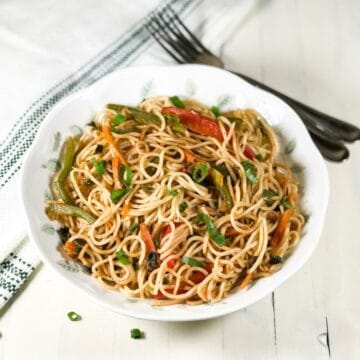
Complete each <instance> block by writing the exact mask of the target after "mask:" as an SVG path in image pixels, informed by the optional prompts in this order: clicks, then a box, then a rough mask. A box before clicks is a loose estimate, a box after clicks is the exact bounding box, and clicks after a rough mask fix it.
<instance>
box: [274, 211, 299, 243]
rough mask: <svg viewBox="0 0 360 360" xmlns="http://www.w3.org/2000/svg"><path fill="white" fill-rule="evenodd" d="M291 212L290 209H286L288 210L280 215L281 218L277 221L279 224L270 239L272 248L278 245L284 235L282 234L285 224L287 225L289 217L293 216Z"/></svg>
mask: <svg viewBox="0 0 360 360" xmlns="http://www.w3.org/2000/svg"><path fill="white" fill-rule="evenodd" d="M293 213H294V212H293V210H291V209H288V210H285V211H284V212H283V213H282V214H281V217H280V220H279V224H278V226H277V228H276V230H275V232H274V234H273V236H272V238H271V245H272V246H276V245H278V244H279V243H280V241H281V239H282V237H283V235H284V232H285V229H286V226H287V224H288V223H289V220H290V218H291V216H292V215H293Z"/></svg>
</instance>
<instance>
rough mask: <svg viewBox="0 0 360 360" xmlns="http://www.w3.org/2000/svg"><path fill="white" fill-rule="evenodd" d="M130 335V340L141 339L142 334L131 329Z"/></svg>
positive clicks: (138, 330) (137, 330)
mask: <svg viewBox="0 0 360 360" xmlns="http://www.w3.org/2000/svg"><path fill="white" fill-rule="evenodd" d="M130 335H131V338H132V339H141V338H142V337H143V334H142V332H141V331H140V329H131V330H130Z"/></svg>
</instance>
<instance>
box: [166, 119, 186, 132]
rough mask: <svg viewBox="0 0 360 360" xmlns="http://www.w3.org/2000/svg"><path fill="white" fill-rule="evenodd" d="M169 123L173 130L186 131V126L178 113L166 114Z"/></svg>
mask: <svg viewBox="0 0 360 360" xmlns="http://www.w3.org/2000/svg"><path fill="white" fill-rule="evenodd" d="M165 119H166V122H167V124H169V126H170V128H171V130H173V131H176V132H179V133H183V132H184V131H185V126H184V125H183V124H182V123H181V122H180V119H179V117H178V116H176V115H168V114H166V115H165Z"/></svg>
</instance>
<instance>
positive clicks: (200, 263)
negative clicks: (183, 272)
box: [182, 256, 204, 267]
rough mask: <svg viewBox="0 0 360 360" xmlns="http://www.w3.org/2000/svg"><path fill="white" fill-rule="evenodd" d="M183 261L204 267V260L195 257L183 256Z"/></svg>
mask: <svg viewBox="0 0 360 360" xmlns="http://www.w3.org/2000/svg"><path fill="white" fill-rule="evenodd" d="M182 262H183V263H184V264H187V265H190V266H197V267H204V262H203V261H200V260H197V259H195V258H192V257H190V256H183V257H182Z"/></svg>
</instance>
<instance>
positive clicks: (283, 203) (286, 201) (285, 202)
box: [280, 197, 293, 209]
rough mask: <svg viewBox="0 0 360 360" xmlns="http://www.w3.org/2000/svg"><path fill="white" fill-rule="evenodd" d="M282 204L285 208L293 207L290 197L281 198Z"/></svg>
mask: <svg viewBox="0 0 360 360" xmlns="http://www.w3.org/2000/svg"><path fill="white" fill-rule="evenodd" d="M280 204H281V205H282V206H283V207H284V208H285V209H292V208H293V207H292V205H291V204H290V203H289V199H288V198H287V197H283V198H282V199H281V200H280Z"/></svg>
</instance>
